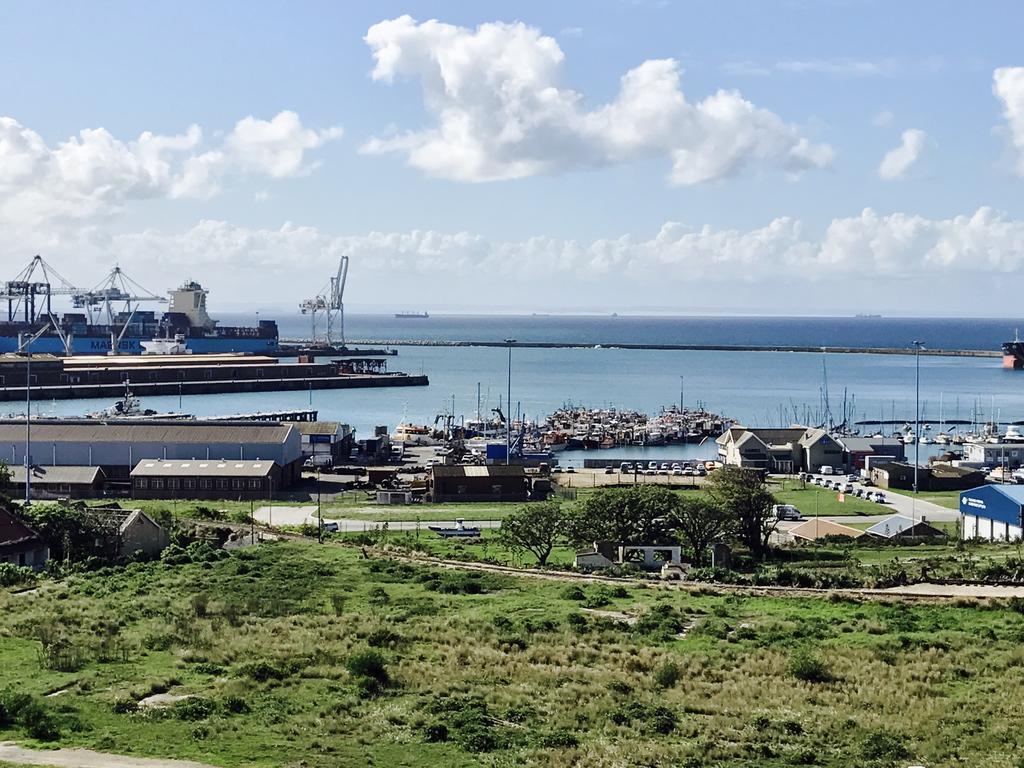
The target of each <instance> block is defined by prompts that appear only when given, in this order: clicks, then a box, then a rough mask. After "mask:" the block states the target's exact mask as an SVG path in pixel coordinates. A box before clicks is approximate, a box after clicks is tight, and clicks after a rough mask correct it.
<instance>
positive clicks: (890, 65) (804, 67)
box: [775, 59, 895, 77]
mask: <svg viewBox="0 0 1024 768" xmlns="http://www.w3.org/2000/svg"><path fill="white" fill-rule="evenodd" d="M894 67H895V65H894V62H892V61H888V60H886V61H866V60H858V59H802V60H793V61H779V62H776V63H775V69H777V70H779V71H780V72H790V73H793V74H798V75H803V74H818V75H840V76H847V77H865V76H876V75H885V74H889V73H891V72H892V71H893V69H894Z"/></svg>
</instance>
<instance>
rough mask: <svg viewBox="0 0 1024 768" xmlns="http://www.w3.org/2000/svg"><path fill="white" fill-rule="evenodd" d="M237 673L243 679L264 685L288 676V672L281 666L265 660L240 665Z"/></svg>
mask: <svg viewBox="0 0 1024 768" xmlns="http://www.w3.org/2000/svg"><path fill="white" fill-rule="evenodd" d="M238 671H239V672H240V673H241V674H243V675H244V676H245V677H248V678H251V679H252V680H255V681H256V682H258V683H265V682H266V681H267V680H283V679H284V678H286V677H287V676H288V674H289V670H287V669H285V668H284V666H283V665H281V664H275V663H273V662H270V661H267V660H266V659H260V660H258V661H250V662H247V663H245V664H242V665H241V666H240V667H239V668H238Z"/></svg>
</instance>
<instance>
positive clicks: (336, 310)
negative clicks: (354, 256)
mask: <svg viewBox="0 0 1024 768" xmlns="http://www.w3.org/2000/svg"><path fill="white" fill-rule="evenodd" d="M347 279H348V256H347V255H346V254H342V256H341V258H340V259H339V260H338V272H337V274H335V275H331V278H330V281H329V282H328V284H327V286H326V290H325V291H322V292H321V293H319V294H317V295H316V296H314V297H313V298H311V299H305V300H303V301H302V302H301V303H300V304H299V309H300V310H301V311H302V314H304V315H309V316H310V320H311V324H312V332H313V335H312V342H313V344H317V343H318V342H320V341H321V340H322V341H323V342H324V343H325V345H326V346H328V347H333V346H334V345H335V343H336V342H337V344H338V345H339V346H342V347H344V346H345V303H344V296H345V282H346V280H347ZM320 313H323V314H324V316H325V319H326V328H325V333H324V336H323V337H322V339H321V337H319V336H318V334H317V328H316V318H317V315H318V314H320ZM335 328H337V335H335Z"/></svg>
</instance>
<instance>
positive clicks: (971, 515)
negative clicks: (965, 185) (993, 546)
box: [960, 485, 1024, 541]
mask: <svg viewBox="0 0 1024 768" xmlns="http://www.w3.org/2000/svg"><path fill="white" fill-rule="evenodd" d="M1022 514H1024V486H1020V485H983V486H981V487H979V488H972V489H971V490H969V491H963V492H961V494H960V522H961V526H960V530H961V533H962V536H963V538H965V539H987V540H988V541H1018V540H1020V539H1021V537H1022V535H1024V523H1022V517H1021V516H1022Z"/></svg>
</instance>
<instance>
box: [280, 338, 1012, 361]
mask: <svg viewBox="0 0 1024 768" xmlns="http://www.w3.org/2000/svg"><path fill="white" fill-rule="evenodd" d="M281 343H282V345H291V344H295V345H308V344H309V342H308V341H304V340H300V339H283V340H282V341H281ZM347 343H348V344H361V345H377V346H386V347H502V348H504V347H506V346H507V345H506V344H505V342H503V341H483V340H469V341H452V340H439V339H350V340H348V341H347ZM512 346H513V347H518V348H524V349H531V348H532V349H629V350H661V351H676V352H811V353H819V352H827V353H834V354H856V355H913V354H915V350H914V349H913V348H909V349H902V348H898V347H829V346H806V345H790V344H772V345H757V344H639V343H632V342H604V343H601V342H598V343H594V344H589V343H584V342H573V341H517V342H515V343H514V344H512ZM921 355H923V356H931V357H988V358H1001V357H1002V352H1000V351H996V350H988V349H922V350H921Z"/></svg>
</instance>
